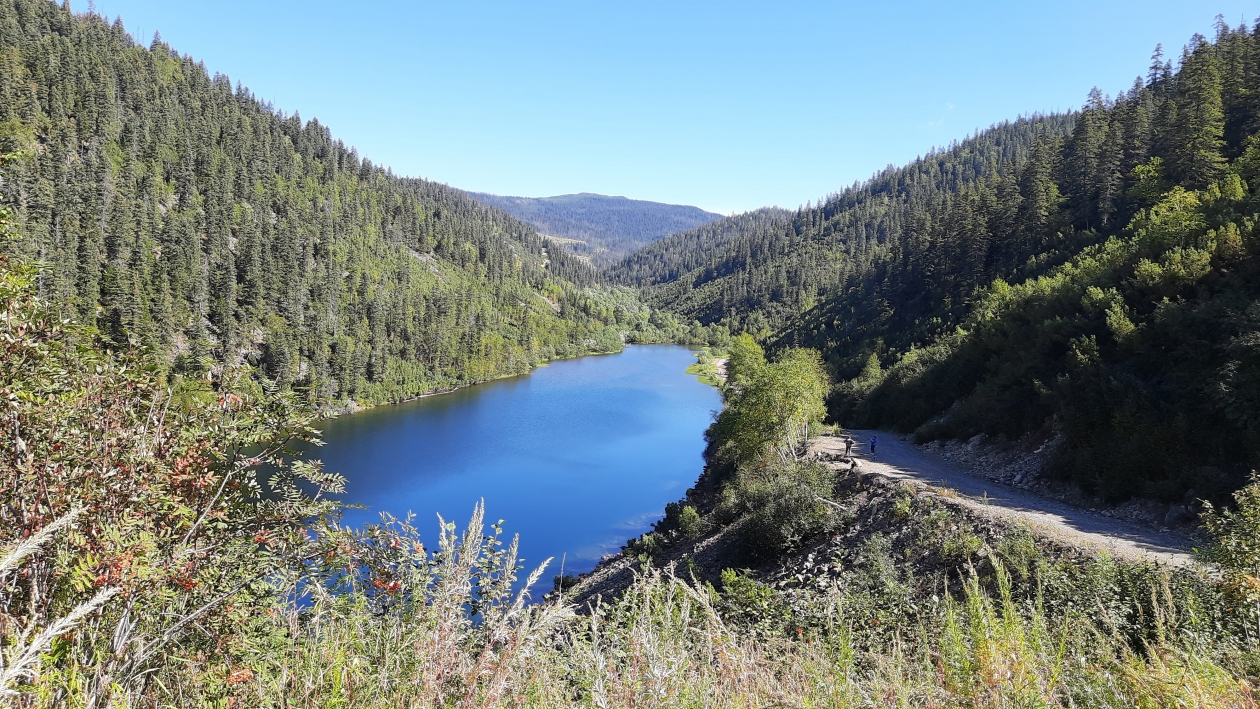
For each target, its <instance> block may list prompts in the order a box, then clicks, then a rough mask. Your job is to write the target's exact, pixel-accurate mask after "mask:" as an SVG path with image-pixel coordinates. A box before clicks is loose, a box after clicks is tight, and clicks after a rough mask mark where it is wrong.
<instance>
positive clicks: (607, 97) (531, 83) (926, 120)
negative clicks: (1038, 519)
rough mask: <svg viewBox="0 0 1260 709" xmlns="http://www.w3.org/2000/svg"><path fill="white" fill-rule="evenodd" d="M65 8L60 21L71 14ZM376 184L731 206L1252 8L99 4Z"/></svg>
mask: <svg viewBox="0 0 1260 709" xmlns="http://www.w3.org/2000/svg"><path fill="white" fill-rule="evenodd" d="M82 2H83V0H76V2H75V4H74V8H75V10H77V11H82V10H85V9H87V8H86V7H84V6H83V4H80V3H82ZM95 9H96V12H98V13H99V14H103V15H106V16H108V17H109V18H110V19H111V20H112V19H113V18H114V17H116V16H119V15H121V17H122V19H123V23H124V25H126V27H127V29H128V30H129V31H130V32H131V33H132V34H133V35H134V36H136V37H137V38H138V39H140V40H142V41H144V42H145V43H147V42H148V41H149V40H150V39H151V38H152V36H153V33H154V32H155V31H160V32H161V34H162V38H163V40H164V41H166V42H167V43H168V44H170V45H171V46H172V47H174V48H175V49H176V50H178V51H179V52H181V53H183V54H187V55H191V56H193V57H194V58H196V59H198V60H200V61H203V62H204V63H205V65H206V68H207V69H208V70H209V71H210V72H211V73H215V72H219V73H223V74H227V75H228V76H230V77H231V78H232V80H233V81H239V82H241V83H242V84H244V85H245V86H246V87H248V88H249V89H251V90H252V91H253V92H254V93H255V95H257V96H258V97H259V98H261V99H264V100H267V101H271V102H272V103H273V104H274V106H275V107H276V108H277V109H279V110H281V111H284V112H285V113H286V114H292V113H294V112H296V113H299V114H300V115H301V116H302V118H304V119H310V118H318V119H319V120H320V122H321V123H324V124H325V125H328V126H329V127H330V128H331V129H332V131H333V134H334V136H336V137H338V138H340V139H342V140H343V141H345V142H346V143H347V144H348V145H352V146H355V147H356V148H358V150H359V153H360V154H361V155H363V156H365V157H368V158H370V159H372V161H373V162H375V163H378V164H382V165H386V166H389V167H391V168H392V169H393V170H394V172H395V173H397V174H400V175H407V176H416V177H425V178H428V179H431V180H436V181H438V182H444V183H447V184H450V185H452V186H455V187H459V188H462V189H467V190H473V191H482V192H492V193H497V194H510V195H521V196H529V197H543V196H550V195H558V194H569V193H574V192H598V193H601V194H611V195H623V196H626V197H631V198H635V199H648V200H654V201H660V202H671V203H677V204H693V205H696V206H699V207H702V208H705V209H708V210H711V211H715V212H719V213H723V214H729V213H732V212H738V211H745V210H749V209H755V208H757V207H761V206H766V205H778V206H781V207H787V208H794V207H797V206H798V205H801V204H804V203H806V202H809V201H817V200H818V199H819V198H821V197H824V196H825V195H827V194H830V193H832V192H837V191H839V190H842V189H843V188H845V187H846V186H848V185H851V184H853V183H854V182H855V181H858V180H864V179H866V178H868V177H870V176H871V174H872V173H874V172H876V171H877V170H880V169H882V168H884V167H885V166H887V165H890V164H895V165H901V164H904V163H906V162H909V161H911V160H913V159H915V158H916V157H917V156H919V155H922V154H923V153H925V152H927V151H928V150H930V149H931V148H932V147H934V146H943V145H947V144H948V143H949V142H950V141H951V140H960V139H963V138H966V137H967V136H968V135H970V134H971V133H972V132H974V131H975V130H976V129H983V128H985V127H987V126H989V125H991V124H993V123H995V122H1000V121H1002V120H1007V119H1013V118H1016V117H1017V116H1020V115H1026V114H1030V113H1034V112H1051V111H1064V110H1069V109H1074V108H1077V107H1079V106H1080V105H1081V104H1082V103H1083V102H1084V100H1085V96H1086V94H1087V93H1088V92H1089V89H1090V88H1091V87H1093V86H1098V87H1099V88H1101V89H1102V90H1103V91H1104V92H1105V93H1107V94H1112V95H1114V94H1115V93H1116V92H1118V91H1121V90H1125V89H1127V88H1129V87H1130V86H1131V85H1132V83H1133V79H1134V78H1135V77H1136V76H1138V75H1145V73H1146V70H1147V67H1148V65H1149V63H1150V55H1151V51H1152V50H1153V49H1154V47H1155V45H1156V43H1163V45H1164V47H1165V51H1166V52H1167V54H1168V55H1169V56H1170V57H1171V58H1173V59H1174V61H1175V60H1176V58H1177V57H1178V56H1179V55H1180V52H1181V47H1182V46H1183V45H1184V44H1185V43H1186V42H1187V41H1188V40H1189V38H1190V37H1191V35H1193V34H1194V33H1195V32H1199V33H1202V34H1205V35H1208V36H1211V34H1212V27H1213V23H1214V18H1215V17H1216V16H1217V15H1218V14H1220V15H1223V16H1224V17H1225V19H1226V21H1227V22H1228V23H1229V24H1230V25H1234V26H1236V25H1238V24H1240V23H1243V22H1246V24H1248V25H1251V23H1252V22H1253V21H1254V20H1255V18H1256V16H1257V15H1258V14H1260V0H1212V1H1210V2H1209V1H1208V0H1059V1H1058V2H1053V3H1023V2H1011V0H1002V1H1000V2H996V1H983V2H941V1H940V0H904V1H900V0H881V1H879V2H875V1H871V0H868V1H866V2H839V1H833V2H809V1H805V0H777V1H775V2H758V3H753V2H739V1H738V0H726V1H724V2H682V1H678V0H675V1H673V2H656V1H655V0H634V1H633V2H623V1H621V0H582V1H579V2H528V3H527V2H521V1H520V0H517V1H516V2H482V1H480V0H447V1H446V2H442V3H434V2H427V1H423V0H389V1H386V0H359V1H358V2H326V1H324V0H302V1H301V2H297V1H294V0H263V1H262V2H260V1H259V0H250V1H248V2H247V1H245V0H214V1H213V2H208V1H202V0H179V1H178V2H171V1H170V0H161V1H155V0H97V1H96V3H95Z"/></svg>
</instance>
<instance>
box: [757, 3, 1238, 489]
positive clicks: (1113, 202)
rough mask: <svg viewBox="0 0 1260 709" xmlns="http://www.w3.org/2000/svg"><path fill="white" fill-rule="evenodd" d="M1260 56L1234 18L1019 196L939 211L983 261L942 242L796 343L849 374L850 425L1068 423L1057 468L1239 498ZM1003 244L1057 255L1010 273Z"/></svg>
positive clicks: (833, 306)
mask: <svg viewBox="0 0 1260 709" xmlns="http://www.w3.org/2000/svg"><path fill="white" fill-rule="evenodd" d="M1258 60H1260V34H1257V33H1254V32H1249V31H1248V30H1247V29H1245V28H1239V29H1237V30H1231V29H1230V28H1228V27H1227V26H1225V25H1224V24H1221V25H1219V27H1218V34H1217V37H1216V39H1215V41H1214V42H1209V41H1207V40H1205V39H1204V38H1203V37H1199V36H1196V37H1195V38H1194V39H1193V40H1192V41H1191V43H1190V44H1189V45H1188V46H1187V47H1186V48H1185V50H1184V51H1183V53H1182V55H1181V57H1180V60H1179V62H1178V69H1177V70H1176V71H1174V70H1173V67H1172V65H1171V64H1170V63H1169V62H1165V61H1163V60H1162V58H1161V57H1159V56H1158V55H1157V56H1156V58H1155V61H1154V62H1153V64H1152V66H1151V69H1150V73H1149V75H1148V77H1147V78H1146V80H1145V81H1139V82H1138V83H1137V84H1135V85H1134V87H1133V88H1132V89H1131V90H1130V91H1127V92H1125V93H1123V94H1121V95H1120V96H1118V97H1116V98H1115V99H1109V98H1107V97H1104V96H1103V95H1102V94H1101V93H1100V92H1098V91H1097V90H1095V91H1094V92H1092V93H1091V94H1090V96H1089V100H1088V102H1087V104H1086V105H1085V107H1084V110H1083V111H1082V112H1081V114H1080V117H1079V118H1078V120H1077V122H1076V127H1075V129H1074V130H1073V132H1072V135H1071V136H1070V137H1069V138H1068V139H1067V140H1065V141H1062V142H1061V143H1060V142H1056V141H1047V142H1045V143H1044V144H1043V145H1042V146H1040V147H1039V148H1038V149H1037V150H1036V151H1035V152H1034V156H1035V157H1034V159H1033V160H1031V161H1030V162H1029V164H1028V166H1027V167H1026V168H1025V169H1024V170H1023V173H1022V177H1021V179H1020V183H1019V184H1020V190H1019V191H1018V192H1007V193H1005V194H1002V193H1000V192H999V193H995V194H993V195H991V196H986V195H983V194H981V195H976V196H975V197H972V198H970V202H967V201H960V202H959V204H958V205H957V206H955V207H954V208H952V209H946V210H942V211H940V212H938V213H936V214H934V215H933V218H934V223H939V224H944V225H950V224H963V225H969V226H967V228H966V229H965V231H964V232H963V233H964V234H965V235H966V238H965V239H963V240H961V241H959V242H958V243H960V244H964V245H967V246H969V247H971V248H972V249H973V251H971V252H970V253H969V252H968V251H957V250H953V249H951V248H950V242H949V241H948V240H947V239H942V238H941V235H943V234H948V233H949V230H948V228H947V229H946V230H945V231H944V232H939V233H938V232H934V231H932V230H924V231H922V232H921V233H920V234H919V235H918V237H917V238H916V239H915V240H913V241H909V242H907V244H906V246H905V247H904V248H901V249H897V250H893V251H890V252H889V253H888V254H887V255H885V256H884V257H883V258H881V259H880V260H879V261H878V262H877V263H876V264H875V267H874V268H872V269H871V270H870V272H869V273H868V274H867V275H866V276H865V277H864V278H863V279H861V280H855V281H854V282H853V283H852V284H851V285H850V286H849V288H850V289H849V290H848V291H847V292H844V293H842V294H840V295H839V296H838V297H836V298H835V299H833V300H831V301H829V302H827V303H825V304H823V305H822V306H820V307H819V308H817V309H815V310H814V311H813V312H811V313H809V314H808V316H807V317H806V318H804V319H803V320H802V321H801V322H800V323H799V324H796V325H794V326H793V327H792V328H789V329H788V330H787V331H786V332H785V333H784V334H783V335H782V336H781V338H780V340H781V342H794V343H811V344H816V345H818V346H820V347H822V348H824V349H825V350H826V352H827V356H828V358H829V360H830V361H831V363H832V364H833V366H834V367H835V368H836V370H837V371H838V372H839V373H840V374H841V375H842V376H843V377H845V378H850V379H851V380H850V381H849V382H848V383H847V384H845V385H843V386H841V387H840V388H839V389H838V391H837V395H836V396H835V397H834V400H833V409H834V411H835V413H836V415H838V416H840V418H842V419H843V420H846V421H850V422H854V423H864V424H869V425H880V426H892V427H896V428H900V429H902V430H917V432H918V434H919V436H920V438H923V439H930V438H936V437H941V436H952V437H962V438H967V437H971V436H973V435H975V434H979V433H985V434H990V435H1003V434H1004V435H1006V436H1007V437H1014V436H1019V435H1021V434H1023V433H1025V432H1028V431H1033V430H1036V429H1039V428H1041V427H1042V426H1046V427H1047V429H1048V430H1047V435H1048V434H1049V433H1050V432H1052V431H1053V430H1057V429H1061V430H1062V432H1063V434H1064V436H1065V439H1064V442H1063V445H1062V446H1060V448H1059V453H1058V455H1057V459H1056V461H1055V463H1054V465H1053V468H1054V469H1055V470H1057V471H1058V472H1059V473H1060V474H1062V475H1064V476H1067V477H1070V478H1072V479H1074V480H1076V481H1078V482H1079V483H1081V484H1082V485H1084V486H1085V487H1087V488H1089V489H1092V490H1094V491H1096V492H1098V493H1100V494H1102V495H1103V496H1105V497H1107V498H1109V499H1112V500H1124V499H1128V498H1129V496H1131V495H1142V496H1152V497H1158V498H1163V499H1165V500H1169V499H1179V498H1181V496H1182V495H1183V493H1189V492H1190V491H1191V490H1193V493H1191V494H1193V495H1198V496H1200V497H1204V496H1206V497H1219V496H1223V495H1224V494H1225V493H1226V492H1228V491H1230V490H1233V489H1236V488H1237V487H1238V486H1239V485H1240V484H1241V483H1242V482H1244V481H1245V480H1246V474H1247V471H1248V470H1249V469H1251V468H1254V467H1256V466H1257V465H1258V464H1260V433H1258V432H1260V408H1258V404H1257V402H1258V399H1257V392H1260V349H1257V348H1258V346H1260V260H1258V259H1257V256H1258V255H1260V232H1257V230H1256V229H1257V223H1258V222H1260V196H1258V194H1257V191H1256V188H1258V187H1260V138H1257V137H1256V131H1257V129H1260V113H1258V112H1257V103H1256V101H1257V96H1260V71H1258V70H1257V69H1258V67H1260V63H1258ZM969 204H976V205H978V206H980V207H981V209H980V210H979V211H977V210H976V209H974V208H971V207H970V206H968V205H969ZM986 205H987V206H986ZM977 215H979V216H980V217H981V218H980V220H979V221H977V220H976V216H977ZM1005 215H1011V216H1009V217H1008V216H1005ZM1004 244H1013V245H1015V246H1016V247H1017V248H1018V249H1020V250H1022V251H1026V252H1029V253H1038V254H1039V255H1038V256H1036V257H1034V258H1031V259H1029V260H1027V261H1026V262H1025V264H1024V265H1023V266H1022V267H1019V268H1014V269H1012V270H1011V271H1010V272H1009V274H1008V273H1007V272H1004V271H1003V270H1002V269H1001V268H996V267H995V266H997V265H998V264H1001V263H1002V262H1001V261H1000V260H997V259H996V258H995V255H997V254H1001V253H1002V252H1001V251H999V250H997V247H998V246H999V245H1004ZM968 263H971V264H974V266H973V267H974V268H975V269H976V270H977V271H978V272H979V273H978V276H977V278H976V279H974V280H973V281H971V283H972V284H974V286H981V287H973V289H971V290H970V291H968V290H965V289H963V290H960V289H959V288H958V282H957V281H956V280H953V278H952V277H951V276H950V270H951V269H950V267H951V266H953V267H958V266H966V265H967V264H968ZM1014 263H1015V264H1018V263H1019V262H1018V261H1016V262H1014ZM981 264H984V268H981ZM1059 264H1061V265H1059ZM1046 265H1052V267H1051V268H1048V269H1047V268H1046ZM995 276H996V277H998V278H997V279H994V277H995ZM1025 277H1027V278H1025ZM934 334H935V335H936V336H935V337H933V336H932V335H934Z"/></svg>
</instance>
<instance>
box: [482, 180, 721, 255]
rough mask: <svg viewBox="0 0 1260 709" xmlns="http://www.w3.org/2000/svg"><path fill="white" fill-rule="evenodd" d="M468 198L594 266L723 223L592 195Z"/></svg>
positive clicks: (697, 212)
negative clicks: (554, 239) (552, 240)
mask: <svg viewBox="0 0 1260 709" xmlns="http://www.w3.org/2000/svg"><path fill="white" fill-rule="evenodd" d="M468 196H470V197H472V198H473V199H475V200H477V201H479V202H481V203H482V204H486V205H489V206H491V207H496V208H498V209H501V210H503V211H505V212H507V213H508V214H511V215H512V216H514V217H516V218H517V219H520V220H521V221H523V222H525V223H526V224H529V225H530V226H532V227H534V228H535V229H537V230H538V231H539V232H541V233H543V234H545V235H547V236H553V237H559V238H560V239H566V240H572V242H573V243H567V244H566V245H567V246H568V247H569V248H570V250H572V251H573V252H574V253H577V254H579V255H581V256H586V257H587V258H589V259H590V260H591V261H592V263H594V264H596V265H604V264H609V263H612V262H614V261H617V260H618V259H620V258H621V257H623V256H625V255H626V254H629V253H630V252H632V251H635V250H637V249H640V248H642V247H644V246H646V245H648V244H650V243H652V242H654V241H656V240H658V239H662V238H664V237H666V236H669V235H670V234H674V233H677V232H680V231H688V230H690V229H695V228H696V227H699V226H702V225H704V224H708V223H710V222H714V221H717V220H719V219H721V218H722V215H721V214H715V213H713V212H706V211H705V210H703V209H700V208H699V207H691V206H687V205H681V204H664V203H662V202H649V201H646V200H640V199H629V198H627V197H612V196H608V195H602V194H593V193H590V192H582V193H579V194H566V195H558V196H555V197H509V196H502V195H494V194H487V193H484V192H469V193H468Z"/></svg>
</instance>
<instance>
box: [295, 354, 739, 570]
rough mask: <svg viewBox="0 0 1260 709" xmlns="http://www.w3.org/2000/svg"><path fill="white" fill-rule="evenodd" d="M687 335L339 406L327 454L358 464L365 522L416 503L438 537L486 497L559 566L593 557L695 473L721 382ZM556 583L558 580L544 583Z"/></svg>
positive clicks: (430, 537) (676, 494) (340, 465)
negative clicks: (703, 370) (691, 371)
mask: <svg viewBox="0 0 1260 709" xmlns="http://www.w3.org/2000/svg"><path fill="white" fill-rule="evenodd" d="M693 361H695V358H694V355H693V353H692V352H691V351H689V350H687V349H686V348H683V347H677V346H673V345H639V346H632V347H627V348H626V349H625V351H623V352H621V353H620V354H615V355H606V356H597V357H583V358H580V359H573V360H565V361H560V362H553V363H551V364H549V365H547V366H546V367H541V368H539V369H537V370H535V371H534V372H533V373H531V374H529V375H527V376H524V377H519V378H514V379H507V380H500V381H496V382H491V383H488V384H481V385H477V386H474V387H469V388H467V389H461V390H459V391H456V392H453V393H450V394H443V395H440V396H433V397H429V398H425V399H420V400H417V401H412V402H408V403H405V404H399V405H395V406H384V407H379V408H375V409H370V410H368V411H365V412H362V413H358V414H354V415H352V416H344V417H341V418H337V419H332V420H330V421H328V422H326V423H325V424H324V425H323V426H322V428H323V434H324V440H325V441H326V445H325V446H324V447H323V448H322V449H320V450H318V451H316V452H315V453H314V454H313V455H315V456H318V457H319V458H320V459H322V460H323V461H324V464H325V467H326V468H327V469H328V470H332V471H336V472H339V473H341V474H343V475H345V476H346V479H347V494H346V496H345V499H346V500H347V501H348V502H354V503H360V504H363V505H365V506H366V507H367V509H366V510H351V511H350V512H349V514H348V515H347V522H348V523H350V524H352V525H355V526H358V525H361V524H363V523H365V522H375V521H379V519H380V512H382V511H386V512H390V513H392V514H394V515H396V516H399V517H402V516H404V515H406V514H407V513H408V512H409V511H410V512H415V513H416V524H417V527H418V528H419V529H420V530H421V532H422V534H423V536H422V539H423V541H425V543H426V545H429V546H432V545H434V544H435V542H436V537H437V529H438V521H437V517H436V514H435V513H438V512H440V513H441V514H442V516H443V517H445V518H446V519H447V521H454V522H456V523H457V524H458V525H459V527H460V528H461V529H462V528H463V526H464V525H465V524H466V523H467V522H468V517H469V516H470V514H471V512H472V509H473V506H474V505H475V504H476V503H477V501H478V500H479V499H482V498H484V499H485V501H486V518H487V520H489V521H494V520H497V519H504V520H506V522H505V524H504V528H505V530H504V531H505V532H506V536H507V538H509V539H510V537H511V535H512V534H513V533H519V534H520V536H521V553H522V556H523V557H524V558H525V565H526V567H527V570H528V569H533V567H534V566H536V565H537V564H538V563H540V562H541V561H542V560H543V559H545V558H547V557H549V556H551V557H555V561H554V562H553V563H552V566H551V567H549V568H548V573H547V575H546V576H545V578H547V579H550V577H551V575H552V574H553V573H559V571H560V561H561V557H562V556H563V557H564V571H565V573H575V572H582V571H589V570H590V569H591V568H593V567H594V566H595V563H596V562H598V561H599V558H600V557H601V556H602V555H604V554H607V553H610V552H615V551H617V549H618V548H620V546H621V545H622V544H624V543H625V541H626V539H628V538H630V537H633V536H637V535H638V534H640V533H642V532H644V531H646V530H647V529H649V528H650V527H651V524H652V522H654V521H655V520H657V519H659V518H660V516H661V514H662V512H663V510H664V507H665V503H667V502H671V501H674V500H677V499H679V498H681V497H682V496H683V494H684V493H685V492H686V490H687V488H688V487H690V486H691V485H692V484H694V483H695V481H696V478H697V477H698V476H699V474H700V471H701V468H702V467H703V461H702V459H701V453H702V452H703V450H704V437H703V434H704V429H705V428H706V427H707V426H708V425H709V423H710V421H711V420H712V419H711V417H712V412H713V411H715V410H717V409H719V408H720V407H721V397H720V396H719V394H718V392H717V390H716V389H714V388H713V387H711V386H707V385H705V384H701V383H700V382H699V381H697V380H696V378H695V377H693V376H690V375H688V374H686V373H685V372H684V371H683V370H685V369H686V368H687V366H688V365H689V364H691V363H692V362H693ZM542 585H543V586H545V587H546V588H544V589H542V590H549V589H550V583H549V582H544V583H543V584H542Z"/></svg>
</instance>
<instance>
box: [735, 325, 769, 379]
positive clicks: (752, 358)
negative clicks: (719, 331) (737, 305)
mask: <svg viewBox="0 0 1260 709" xmlns="http://www.w3.org/2000/svg"><path fill="white" fill-rule="evenodd" d="M765 366H766V353H765V350H763V349H762V348H761V345H759V344H757V341H756V340H755V339H753V337H752V335H749V334H748V333H746V332H744V333H740V334H739V335H737V336H736V337H734V338H732V339H731V344H730V346H729V347H728V348H727V355H726V382H727V384H728V385H730V386H732V387H734V388H736V389H739V390H742V389H744V388H747V387H748V385H749V384H751V383H752V381H753V380H754V379H755V378H756V377H757V376H758V375H759V374H760V373H761V371H762V369H764V368H765Z"/></svg>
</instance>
